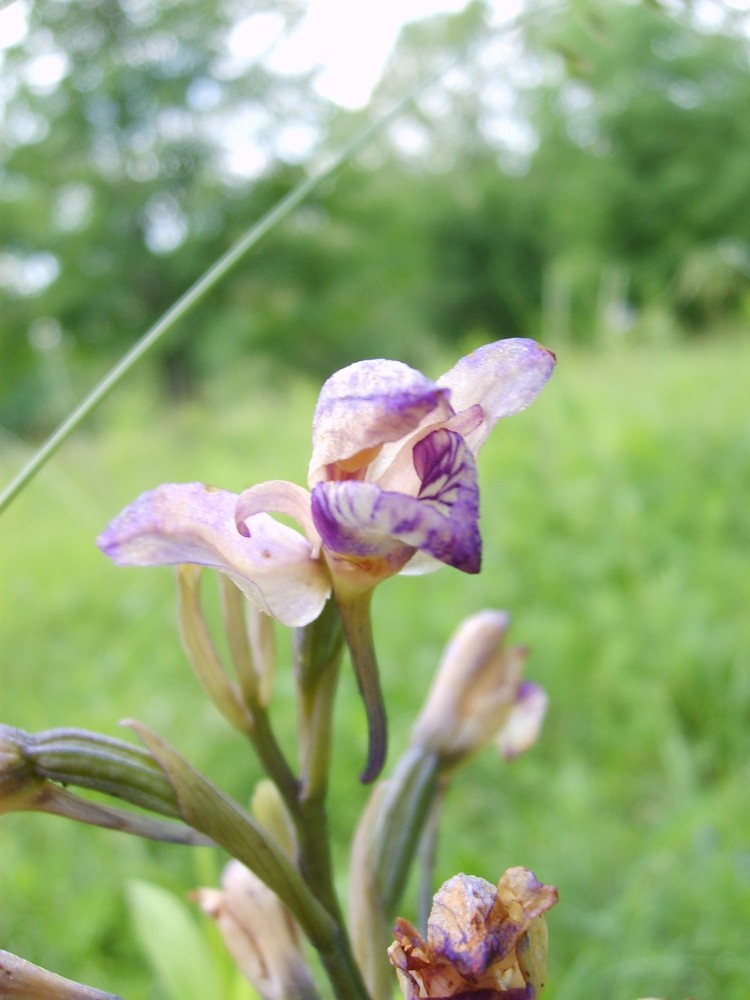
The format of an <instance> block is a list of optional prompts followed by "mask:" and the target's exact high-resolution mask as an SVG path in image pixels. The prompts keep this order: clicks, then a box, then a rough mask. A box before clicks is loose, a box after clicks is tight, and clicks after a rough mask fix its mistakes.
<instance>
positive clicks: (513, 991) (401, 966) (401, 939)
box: [388, 867, 557, 1000]
mask: <svg viewBox="0 0 750 1000" xmlns="http://www.w3.org/2000/svg"><path fill="white" fill-rule="evenodd" d="M556 902H557V889H555V887H554V886H548V885H544V884H543V883H541V882H539V881H538V879H537V878H536V876H535V875H534V874H533V872H531V871H529V869H528V868H520V867H519V868H509V869H508V871H506V872H505V874H504V875H503V876H502V878H501V879H500V881H499V882H498V884H497V887H495V886H493V885H491V884H490V883H489V882H485V880H484V879H481V878H476V877H474V876H472V875H456V876H454V878H452V879H449V880H448V881H447V882H445V883H444V884H443V886H442V887H441V888H440V890H439V891H438V892H437V893H436V895H435V897H434V900H433V905H432V910H431V912H430V917H429V920H428V923H427V940H426V941H425V940H424V939H423V938H422V937H421V936H420V934H419V933H418V932H417V931H416V930H415V928H414V927H412V925H411V924H409V923H408V922H407V921H406V920H401V919H399V920H398V921H397V923H396V928H395V932H394V933H395V937H396V940H395V942H394V943H393V944H392V945H391V947H390V948H389V949H388V957H389V958H390V960H391V964H392V965H393V966H394V968H395V969H396V972H397V974H398V979H399V984H400V986H401V990H402V992H403V994H404V997H405V998H406V1000H418V998H423V997H435V998H441V1000H447V998H449V997H454V998H456V1000H473V998H474V997H476V1000H480V998H481V1000H536V998H537V997H539V996H540V995H541V992H542V989H543V988H544V979H545V976H546V970H547V927H546V923H545V920H544V916H543V915H544V913H545V912H546V911H547V910H548V909H549V908H550V907H551V906H554V904H555V903H556Z"/></svg>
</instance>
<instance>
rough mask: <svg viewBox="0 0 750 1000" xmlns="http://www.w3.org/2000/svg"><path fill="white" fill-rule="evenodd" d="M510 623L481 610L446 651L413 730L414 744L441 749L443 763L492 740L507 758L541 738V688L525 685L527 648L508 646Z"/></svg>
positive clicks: (503, 615) (500, 615)
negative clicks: (539, 696)
mask: <svg viewBox="0 0 750 1000" xmlns="http://www.w3.org/2000/svg"><path fill="white" fill-rule="evenodd" d="M508 620H509V618H508V615H507V614H506V613H505V612H502V611H480V612H479V613H478V614H475V615H472V616H471V617H470V618H467V619H465V621H463V622H462V623H461V625H460V626H459V628H458V629H457V630H456V632H455V633H454V635H453V637H452V638H451V640H450V642H449V643H448V645H447V647H446V649H445V653H444V654H443V659H442V661H441V663H440V666H439V668H438V672H437V675H436V677H435V680H434V682H433V685H432V688H431V690H430V693H429V696H428V698H427V702H426V704H425V706H424V708H423V709H422V712H421V714H420V716H419V718H418V719H417V721H416V723H415V726H414V729H413V732H412V742H413V743H417V744H419V745H420V746H424V747H426V748H427V749H431V750H434V751H436V752H437V753H438V754H439V756H440V758H441V760H442V761H443V762H444V764H448V765H451V764H453V763H458V762H459V761H461V760H463V759H464V758H466V757H467V756H469V755H470V754H472V753H474V752H475V751H476V750H479V749H480V748H481V747H482V746H484V745H485V744H486V743H489V742H490V740H492V739H497V740H498V741H500V742H501V746H502V748H503V752H504V755H505V756H515V755H516V754H517V753H520V752H521V750H523V749H526V748H527V747H528V746H530V745H531V744H532V743H533V742H534V740H535V739H536V736H537V734H538V732H539V728H540V727H541V723H542V718H543V715H544V707H545V702H546V700H545V698H544V695H543V692H541V689H540V688H537V687H536V685H531V684H529V683H528V682H526V683H522V681H521V675H522V671H523V665H524V661H525V659H526V655H527V650H526V648H525V647H524V646H506V645H505V636H506V632H507V628H508ZM532 690H534V691H537V692H540V693H541V694H542V700H541V701H540V699H539V698H538V697H535V698H532V697H531V694H532ZM540 712H541V714H540Z"/></svg>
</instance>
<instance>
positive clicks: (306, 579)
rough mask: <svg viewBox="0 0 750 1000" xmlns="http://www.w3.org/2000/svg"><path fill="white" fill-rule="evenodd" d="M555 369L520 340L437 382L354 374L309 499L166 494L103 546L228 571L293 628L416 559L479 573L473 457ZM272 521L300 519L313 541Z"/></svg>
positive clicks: (411, 375)
mask: <svg viewBox="0 0 750 1000" xmlns="http://www.w3.org/2000/svg"><path fill="white" fill-rule="evenodd" d="M553 366H554V356H553V355H552V354H550V352H549V351H547V350H545V349H544V348H543V347H540V346H539V345H538V344H536V343H534V341H531V340H523V339H511V340H501V341H497V342H496V343H494V344H488V345H486V346H484V347H481V348H479V350H477V351H475V352H474V353H473V354H470V355H468V356H466V357H464V358H462V359H461V360H460V361H459V362H458V364H457V365H456V366H455V367H454V368H452V369H451V370H450V371H449V372H447V373H446V374H445V375H443V376H442V377H441V378H440V379H438V381H437V382H436V383H435V382H431V381H430V380H429V379H427V378H425V376H424V375H422V374H421V373H420V372H418V371H415V370H414V369H413V368H409V367H408V366H407V365H404V364H401V363H400V362H398V361H384V360H377V361H361V362H358V363H357V364H353V365H350V366H349V367H348V368H344V369H342V370H341V371H339V372H336V373H335V374H334V375H333V376H331V378H330V379H329V380H328V381H327V382H326V383H325V385H324V386H323V389H322V391H321V394H320V398H319V400H318V405H317V408H316V410H315V415H314V418H313V455H312V459H311V462H310V469H309V476H308V484H309V486H310V489H311V492H308V491H307V490H305V489H303V488H302V487H300V486H297V485H295V484H293V483H288V482H283V481H272V482H267V483H261V484H260V485H258V486H254V487H252V488H251V489H249V490H247V491H245V492H244V493H243V494H242V495H241V496H239V497H238V496H237V495H236V494H233V493H229V492H227V491H225V490H219V489H214V488H212V487H209V486H204V485H203V484H200V483H184V484H168V485H164V486H160V487H158V488H157V489H155V490H152V491H151V492H149V493H145V494H143V495H142V496H141V497H139V498H138V499H137V500H136V501H135V502H134V503H133V504H131V505H130V506H129V507H127V508H126V509H125V510H124V511H123V512H122V513H121V514H120V515H119V516H118V517H117V518H115V520H114V521H112V523H111V524H110V525H109V527H108V528H107V529H106V530H105V531H104V532H103V533H102V535H101V536H100V538H99V540H98V544H99V546H100V547H101V549H102V550H103V551H104V552H105V553H106V555H108V556H110V558H112V559H113V560H114V561H115V562H117V563H120V564H123V565H139V566H149V565H163V564H170V563H171V564H177V563H198V564H200V565H205V566H211V567H214V568H215V569H219V570H221V571H223V572H225V573H227V574H228V575H229V576H230V577H231V578H232V579H233V580H234V581H235V582H236V583H237V584H238V586H239V587H241V588H242V589H243V590H244V591H245V593H246V594H247V595H248V597H249V598H250V599H251V600H252V601H253V602H255V603H256V604H257V605H258V606H259V607H260V608H261V610H263V611H265V612H266V613H267V614H270V615H272V616H273V617H275V618H278V619H279V620H280V621H281V622H283V623H284V624H286V625H293V626H296V625H304V624H307V623H308V622H310V621H312V620H313V619H314V618H316V617H317V616H318V614H319V613H320V611H321V609H322V607H323V604H324V603H325V600H326V598H327V597H328V595H329V593H330V591H331V588H332V586H333V587H334V589H336V590H340V589H343V590H344V591H346V590H347V589H348V588H354V589H355V590H369V589H371V588H372V586H374V584H376V583H377V582H378V581H379V580H382V579H384V578H385V577H387V576H391V575H392V574H394V573H396V572H398V571H399V570H401V569H402V568H403V567H404V566H406V565H407V563H409V562H410V560H412V557H413V556H414V555H415V554H416V553H417V552H420V553H424V554H426V555H427V556H430V557H432V558H433V559H434V560H437V561H438V562H440V563H447V564H448V565H451V566H455V567H457V568H458V569H462V570H464V571H465V572H469V573H476V572H477V571H478V570H479V565H480V555H481V541H480V537H479V531H478V527H477V519H478V513H479V499H478V487H477V475H476V466H475V462H474V457H475V455H476V454H477V452H478V451H479V448H480V447H481V445H482V444H483V443H484V441H485V440H486V438H487V436H488V434H489V432H490V430H491V429H492V427H493V426H494V424H495V423H496V422H497V420H499V419H500V418H501V417H506V416H510V415H511V414H514V413H518V412H519V411H520V410H522V409H524V408H525V407H526V406H528V405H529V403H531V402H532V400H533V399H534V398H535V397H536V396H537V395H538V393H539V392H540V391H541V389H542V387H543V386H544V383H545V382H546V381H547V379H548V378H549V376H550V374H551V372H552V368H553ZM268 512H274V513H282V514H288V515H290V516H291V517H293V518H294V519H296V521H297V522H298V523H299V525H300V527H301V528H302V531H303V535H300V534H298V533H297V532H295V531H293V530H292V529H290V528H288V527H286V526H285V525H282V524H279V523H278V522H276V521H274V520H273V519H272V518H270V517H269V516H268ZM421 568H424V566H422V567H421Z"/></svg>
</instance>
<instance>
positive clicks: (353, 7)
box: [285, 0, 468, 107]
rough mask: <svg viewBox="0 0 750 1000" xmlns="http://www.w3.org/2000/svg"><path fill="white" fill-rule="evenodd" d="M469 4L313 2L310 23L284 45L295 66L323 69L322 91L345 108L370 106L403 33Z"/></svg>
mask: <svg viewBox="0 0 750 1000" xmlns="http://www.w3.org/2000/svg"><path fill="white" fill-rule="evenodd" d="M467 2H468V0H309V3H308V10H307V15H306V17H305V21H304V23H303V25H302V27H301V29H300V31H299V32H298V33H297V35H296V38H295V39H294V41H293V42H291V43H288V44H287V45H286V46H285V58H289V59H290V63H289V65H290V66H293V65H295V64H296V66H297V67H300V68H301V67H302V66H305V65H307V66H309V65H310V64H311V63H313V64H321V65H322V66H323V67H324V69H323V70H322V72H321V73H320V76H319V77H318V79H317V88H318V90H319V91H320V92H321V93H322V94H323V95H324V96H325V97H328V98H329V99H331V100H333V101H336V103H338V104H342V105H344V106H345V107H358V106H361V105H363V104H366V103H367V101H368V99H369V97H370V92H371V91H372V89H373V87H374V86H375V84H376V83H377V81H378V78H379V76H380V73H381V71H382V69H383V65H384V63H385V61H386V59H387V58H388V54H389V52H390V50H391V48H392V47H393V44H394V43H395V41H396V37H397V35H398V32H399V30H400V28H401V27H402V26H403V25H404V24H406V23H407V22H408V21H414V20H416V19H417V18H421V17H426V16H429V15H430V14H439V13H455V12H456V11H459V10H462V9H463V8H464V7H465V6H466V4H467Z"/></svg>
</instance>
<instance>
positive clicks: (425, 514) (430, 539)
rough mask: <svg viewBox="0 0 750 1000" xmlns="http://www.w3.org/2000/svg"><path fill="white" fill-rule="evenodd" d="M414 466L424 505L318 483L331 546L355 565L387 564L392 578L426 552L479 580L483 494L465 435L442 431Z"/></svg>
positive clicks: (365, 488)
mask: <svg viewBox="0 0 750 1000" xmlns="http://www.w3.org/2000/svg"><path fill="white" fill-rule="evenodd" d="M413 458H414V465H415V468H416V470H417V474H418V476H419V478H420V480H421V482H422V486H421V489H420V492H419V496H418V497H416V498H415V497H410V496H405V495H404V494H402V493H392V492H388V491H385V490H381V489H380V487H379V486H377V485H376V484H375V483H366V482H358V481H345V482H330V483H318V484H317V485H316V486H315V488H314V489H313V495H312V512H313V520H314V521H315V526H316V527H317V529H318V531H319V533H320V535H321V538H322V539H323V544H324V545H325V546H326V548H328V549H330V550H331V551H333V552H335V553H337V554H339V555H342V556H345V557H349V558H352V559H354V560H363V559H372V558H381V559H384V560H386V561H387V562H388V563H389V565H390V571H391V572H396V571H397V570H398V569H400V568H401V566H402V565H403V564H404V563H405V561H406V559H407V558H409V557H410V556H411V555H412V554H413V551H414V549H421V550H423V551H425V552H428V553H429V554H430V555H432V556H434V557H435V558H436V559H439V560H440V561H441V562H443V563H447V564H448V565H450V566H455V567H456V568H457V569H461V570H463V571H464V572H466V573H478V572H479V564H480V559H481V539H480V537H479V528H478V525H477V521H478V516H479V490H478V487H477V474H476V465H475V463H474V459H473V457H472V455H471V453H470V452H469V450H468V448H467V447H466V445H465V444H464V442H463V439H462V438H461V437H460V435H458V434H454V433H453V432H451V431H446V430H439V431H434V432H433V433H432V434H429V435H428V436H427V437H426V438H423V439H422V440H421V441H419V442H417V445H416V446H415V448H414V456H413ZM398 543H401V544H398Z"/></svg>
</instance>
